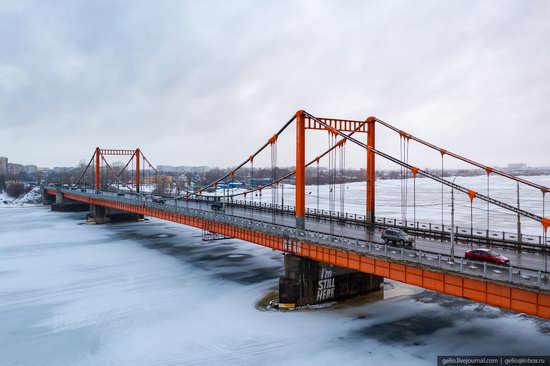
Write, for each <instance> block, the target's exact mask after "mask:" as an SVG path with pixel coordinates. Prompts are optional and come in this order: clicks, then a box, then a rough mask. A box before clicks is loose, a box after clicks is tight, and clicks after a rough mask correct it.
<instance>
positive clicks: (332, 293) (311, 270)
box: [279, 254, 384, 308]
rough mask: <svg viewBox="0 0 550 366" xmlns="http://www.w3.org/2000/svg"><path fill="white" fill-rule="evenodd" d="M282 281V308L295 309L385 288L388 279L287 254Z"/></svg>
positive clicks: (280, 302) (280, 303)
mask: <svg viewBox="0 0 550 366" xmlns="http://www.w3.org/2000/svg"><path fill="white" fill-rule="evenodd" d="M284 265H285V273H284V275H283V276H282V277H281V278H280V279H279V307H280V308H292V307H295V306H303V305H309V304H317V303H322V302H327V301H334V300H338V299H344V298H348V297H352V296H356V295H360V294H364V293H367V292H371V291H379V290H380V289H381V288H382V287H383V283H384V277H381V276H376V275H371V274H368V273H363V272H358V271H354V270H351V269H346V268H341V267H336V266H331V265H328V264H325V263H321V262H317V261H314V260H311V259H307V258H302V257H298V256H295V255H291V254H287V255H285V259H284Z"/></svg>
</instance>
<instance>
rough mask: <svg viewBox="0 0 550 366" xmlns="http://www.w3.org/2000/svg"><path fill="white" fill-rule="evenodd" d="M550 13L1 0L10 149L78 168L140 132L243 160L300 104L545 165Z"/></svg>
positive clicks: (151, 141)
mask: <svg viewBox="0 0 550 366" xmlns="http://www.w3.org/2000/svg"><path fill="white" fill-rule="evenodd" d="M549 15H550V3H548V2H547V1H529V2H526V1H478V2H458V1H424V0H423V1H416V2H410V1H343V2H328V1H327V2H319V1H297V2H290V1H289V2H283V1H263V2H253V1H231V2H224V1H204V2H183V1H159V2H145V1H143V2H137V1H128V2H124V1H118V2H113V1H93V2H86V1H81V2H78V1H77V2H75V1H57V2H50V3H48V4H46V2H42V1H28V2H25V1H21V2H11V3H10V2H4V3H3V4H1V5H0V155H8V156H9V157H10V159H11V160H14V161H20V162H23V163H27V164H28V163H34V162H36V163H38V164H39V165H46V166H53V165H74V164H76V162H78V160H80V159H81V158H87V157H88V156H89V155H90V154H91V152H92V150H93V148H94V147H95V146H96V145H99V146H104V147H122V148H126V147H132V148H133V147H138V146H139V147H141V148H142V149H143V150H144V151H145V152H146V153H147V154H148V155H149V157H150V159H151V160H152V161H154V162H156V163H158V164H185V165H203V164H206V165H218V166H225V165H233V164H236V163H237V162H239V161H240V160H242V159H243V158H244V157H246V156H248V155H249V154H250V153H251V152H252V151H253V150H255V149H256V148H257V146H258V145H260V144H261V142H263V141H265V140H266V139H267V138H269V136H271V134H273V133H274V132H275V131H276V130H277V129H278V128H279V126H281V125H282V124H283V123H284V122H285V121H286V120H287V119H288V118H289V117H290V116H291V115H292V114H293V113H294V112H295V111H296V110H297V109H302V108H303V109H306V110H308V111H310V112H311V113H313V114H317V115H321V116H334V117H342V118H353V119H364V118H366V117H367V116H368V115H371V114H373V115H376V116H378V117H379V118H381V119H384V120H387V121H389V122H392V123H394V124H396V125H398V126H399V127H400V128H402V129H404V130H407V131H409V132H410V133H412V134H414V135H417V136H419V137H421V138H424V139H427V140H430V141H432V142H434V143H436V144H440V145H443V146H444V147H446V148H448V149H450V150H454V151H456V152H458V153H464V154H468V155H469V156H470V157H472V158H476V159H478V160H481V161H482V162H484V163H487V164H491V165H499V164H500V165H502V164H506V163H508V162H526V163H528V164H531V165H550V158H549V157H550V141H549V134H548V131H549V128H550V122H549V119H550V104H549V103H548V100H550V73H549V65H550V42H548V39H550V23H549V22H548V17H549ZM292 138H293V136H292V133H290V134H289V135H288V136H286V137H284V138H282V139H281V148H280V149H279V151H280V155H281V158H280V160H281V163H283V164H284V163H286V164H291V163H292V161H291V158H290V157H291V156H292V154H293V152H292V151H290V150H292V149H293V145H292ZM324 141H325V140H324V138H322V137H312V138H311V139H310V142H311V145H310V146H311V150H310V156H311V157H313V156H315V155H316V154H318V153H319V152H320V151H321V150H322V149H324V148H326V146H325V143H324ZM377 142H378V146H379V147H380V148H381V149H382V150H387V151H388V152H391V153H393V154H394V155H395V154H397V153H398V151H399V149H398V143H399V141H398V139H397V137H396V136H395V135H393V136H392V135H390V134H387V133H383V132H381V133H380V134H379V136H378V141H377ZM412 149H413V150H411V151H412V154H411V160H412V161H413V162H415V164H417V165H419V166H427V165H429V166H438V164H439V160H438V156H437V154H435V155H434V154H432V153H428V152H427V151H426V150H423V149H418V148H412ZM285 151H286V152H285ZM285 156H286V157H287V158H286V159H285V158H284V157H285ZM363 159H364V154H363V153H362V152H360V151H358V150H357V149H350V154H349V155H348V161H350V163H353V164H355V165H360V164H363ZM380 166H385V167H390V165H388V164H384V163H383V162H382V161H380Z"/></svg>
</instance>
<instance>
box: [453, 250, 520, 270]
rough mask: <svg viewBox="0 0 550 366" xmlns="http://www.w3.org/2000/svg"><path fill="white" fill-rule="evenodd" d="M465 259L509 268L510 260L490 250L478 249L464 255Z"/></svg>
mask: <svg viewBox="0 0 550 366" xmlns="http://www.w3.org/2000/svg"><path fill="white" fill-rule="evenodd" d="M464 258H465V259H469V260H474V261H482V262H489V263H494V264H499V265H502V266H509V265H510V259H508V257H505V256H503V255H502V254H499V253H497V252H495V251H494V250H491V249H488V248H477V249H472V250H468V251H467V252H466V253H464Z"/></svg>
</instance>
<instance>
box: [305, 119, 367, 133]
mask: <svg viewBox="0 0 550 366" xmlns="http://www.w3.org/2000/svg"><path fill="white" fill-rule="evenodd" d="M319 119H320V120H321V121H323V122H325V123H326V124H328V125H329V126H331V127H332V128H335V129H337V130H338V131H342V132H367V128H366V123H365V121H353V120H348V119H336V118H321V117H319ZM305 122H306V123H305V128H306V130H325V131H326V130H327V128H326V127H325V126H323V125H322V124H320V123H319V122H317V121H315V120H314V119H312V118H309V117H307V116H306V119H305Z"/></svg>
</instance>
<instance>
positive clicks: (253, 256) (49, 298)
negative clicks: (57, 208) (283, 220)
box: [0, 207, 550, 366]
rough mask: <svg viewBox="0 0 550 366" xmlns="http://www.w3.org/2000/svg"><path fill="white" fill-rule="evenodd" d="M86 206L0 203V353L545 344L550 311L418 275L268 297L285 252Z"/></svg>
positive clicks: (389, 358)
mask: <svg viewBox="0 0 550 366" xmlns="http://www.w3.org/2000/svg"><path fill="white" fill-rule="evenodd" d="M84 215H85V214H84V213H54V212H50V211H49V210H48V208H45V207H13V208H10V209H3V210H0V345H2V347H1V352H0V365H132V366H133V365H222V364H223V365H258V364H262V365H275V364H292V365H296V364H303V365H329V364H336V363H337V364H345V365H392V364H407V365H433V364H435V358H436V356H437V355H444V354H462V355H464V354H468V355H470V354H484V355H486V354H491V355H493V354H547V353H548V350H549V349H550V322H548V321H544V320H541V319H538V318H535V317H530V316H525V315H521V314H515V313H511V312H507V311H503V310H500V309H497V308H493V307H490V306H486V305H481V304H477V303H474V302H470V301H467V300H463V299H458V298H453V297H450V296H446V295H441V294H437V293H433V292H429V291H419V290H415V289H414V288H409V287H406V288H403V291H401V292H398V294H400V295H399V296H395V297H393V298H391V299H387V300H383V301H380V300H378V301H372V298H371V300H370V301H367V299H361V300H352V301H348V302H346V303H344V304H339V305H336V306H333V307H329V308H322V309H318V310H310V311H291V312H276V311H265V310H261V309H258V308H257V307H256V305H257V303H258V301H259V300H260V299H261V298H262V297H263V296H264V295H265V294H266V293H268V292H269V291H271V290H273V289H274V288H276V286H277V283H278V276H280V275H281V274H282V256H281V254H280V253H277V252H274V251H271V250H269V249H267V248H263V247H261V246H256V245H254V244H250V243H245V242H242V241H238V240H233V239H230V240H223V241H216V242H210V243H204V242H202V241H201V233H200V231H198V230H195V229H191V228H186V227H184V226H181V225H176V224H172V223H169V222H163V221H160V220H156V219H153V220H150V221H146V222H138V223H123V224H116V225H83V224H82V223H83V222H84ZM396 286H397V287H399V285H398V284H396ZM389 287H390V288H391V286H389ZM389 292H391V290H390V291H389ZM368 298H370V297H368Z"/></svg>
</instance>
